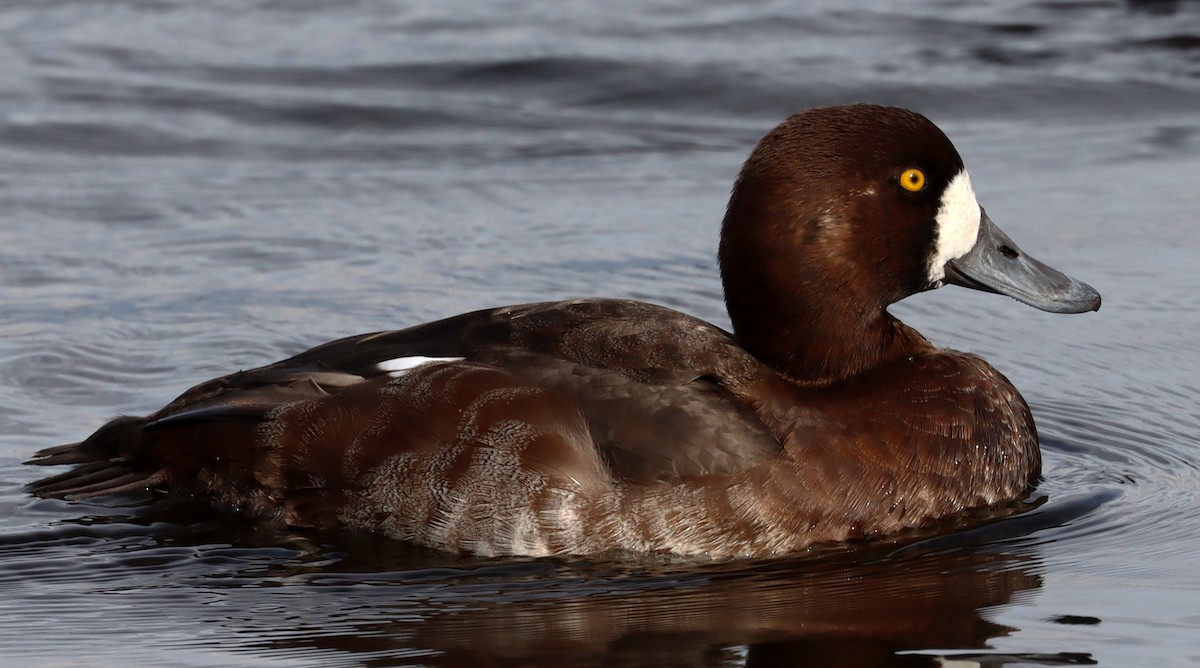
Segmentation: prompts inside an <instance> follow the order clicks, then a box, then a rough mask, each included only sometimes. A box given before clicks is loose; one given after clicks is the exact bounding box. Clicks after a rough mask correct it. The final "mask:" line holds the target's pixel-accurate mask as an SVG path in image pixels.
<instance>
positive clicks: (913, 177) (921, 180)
mask: <svg viewBox="0 0 1200 668" xmlns="http://www.w3.org/2000/svg"><path fill="white" fill-rule="evenodd" d="M900 185H901V186H903V187H904V189H905V190H907V191H909V192H914V193H915V192H921V189H922V188H924V187H925V172H922V171H921V170H919V169H917V168H915V167H914V168H912V169H906V170H904V173H903V174H901V175H900Z"/></svg>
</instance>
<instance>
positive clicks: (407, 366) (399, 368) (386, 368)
mask: <svg viewBox="0 0 1200 668" xmlns="http://www.w3.org/2000/svg"><path fill="white" fill-rule="evenodd" d="M462 359H463V358H461V357H425V356H424V355H413V356H412V357H397V358H395V359H390V360H384V361H382V362H380V363H378V364H376V365H375V368H376V369H379V370H380V371H382V372H384V373H386V374H388V375H390V376H403V375H404V374H405V373H407V372H409V371H411V370H413V369H415V368H417V367H419V366H421V365H422V364H427V363H429V362H461V361H462Z"/></svg>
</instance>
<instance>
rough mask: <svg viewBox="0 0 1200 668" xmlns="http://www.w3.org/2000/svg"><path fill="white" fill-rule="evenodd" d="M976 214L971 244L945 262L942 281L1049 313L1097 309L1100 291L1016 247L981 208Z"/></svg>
mask: <svg viewBox="0 0 1200 668" xmlns="http://www.w3.org/2000/svg"><path fill="white" fill-rule="evenodd" d="M980 216H981V220H980V221H979V236H978V238H977V239H976V241H975V245H974V246H973V247H972V248H971V250H969V251H967V254H966V255H963V256H962V257H960V258H957V259H955V260H951V261H950V262H948V263H946V277H945V279H943V280H944V282H945V283H949V284H951V285H958V286H962V287H964V288H971V289H973V290H982V291H984V292H995V293H997V294H1001V295H1008V296H1009V297H1012V298H1013V299H1016V300H1017V301H1020V302H1024V303H1026V304H1029V305H1030V306H1032V307H1034V308H1038V309H1041V310H1043V311H1049V312H1051V313H1085V312H1087V311H1095V310H1098V309H1099V308H1100V293H1098V292H1096V291H1095V290H1094V289H1093V288H1092V286H1090V285H1088V284H1086V283H1082V282H1080V281H1077V280H1075V279H1073V278H1071V277H1070V276H1067V275H1066V274H1064V273H1062V272H1061V271H1058V270H1057V269H1054V268H1052V267H1048V266H1046V265H1045V264H1042V263H1041V262H1039V261H1038V260H1037V259H1035V258H1033V257H1032V256H1030V255H1028V254H1027V253H1025V252H1023V251H1022V250H1021V249H1020V248H1018V247H1017V245H1016V244H1015V243H1013V241H1012V239H1009V238H1008V235H1007V234H1005V233H1004V231H1003V230H1001V229H1000V228H999V227H996V224H995V223H993V222H992V219H991V218H988V215H987V213H986V212H984V211H982V209H981V210H980Z"/></svg>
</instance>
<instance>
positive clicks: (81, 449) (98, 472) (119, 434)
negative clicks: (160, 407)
mask: <svg viewBox="0 0 1200 668" xmlns="http://www.w3.org/2000/svg"><path fill="white" fill-rule="evenodd" d="M145 422H146V421H145V419H143V418H136V417H119V418H116V419H115V420H112V421H111V422H109V423H108V424H106V425H104V426H103V427H101V428H100V429H99V430H98V431H96V433H95V434H92V435H91V436H90V437H88V438H87V439H86V440H84V441H81V442H79V443H68V444H66V445H59V446H55V447H53V448H47V449H45V450H42V451H41V452H38V453H37V454H36V455H35V456H34V458H33V459H32V460H30V461H28V462H26V463H28V464H34V465H37V466H62V465H72V466H74V468H72V469H71V470H69V471H66V472H64V473H59V474H57V475H53V476H49V477H46V478H43V479H41V480H38V481H36V482H33V483H31V484H30V485H29V486H28V488H27V489H28V490H29V492H31V493H32V494H35V495H37V496H41V497H47V498H57V499H86V498H91V497H93V496H102V495H105V494H124V493H129V492H136V491H141V490H145V489H148V488H150V487H152V486H154V485H155V484H157V483H158V482H161V478H162V473H161V471H160V470H158V469H156V468H145V464H144V463H143V464H142V465H141V466H138V465H137V464H135V463H134V462H137V461H138V459H139V458H137V457H130V456H129V455H131V454H132V453H134V452H135V450H136V448H137V447H138V446H139V443H140V441H141V433H142V427H143V426H144V425H145Z"/></svg>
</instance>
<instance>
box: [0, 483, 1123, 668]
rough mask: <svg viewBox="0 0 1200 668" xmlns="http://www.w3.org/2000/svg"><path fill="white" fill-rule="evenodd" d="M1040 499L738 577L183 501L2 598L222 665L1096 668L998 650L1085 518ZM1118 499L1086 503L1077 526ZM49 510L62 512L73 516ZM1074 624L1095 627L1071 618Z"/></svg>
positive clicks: (40, 545)
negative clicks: (260, 516)
mask: <svg viewBox="0 0 1200 668" xmlns="http://www.w3.org/2000/svg"><path fill="white" fill-rule="evenodd" d="M1042 501H1043V499H1039V500H1038V501H1037V502H1035V503H1034V504H1033V509H1032V510H1027V511H1026V512H1024V513H1022V514H1020V515H1017V516H1015V517H1010V518H1008V519H1004V520H1000V521H998V522H994V523H992V524H987V525H984V526H980V527H977V528H974V529H969V530H966V531H960V532H957V533H953V534H949V535H942V536H936V537H931V538H927V539H924V540H919V541H917V542H911V543H910V544H908V545H906V546H897V545H896V544H880V545H874V546H859V547H858V548H845V547H839V548H830V550H829V551H828V552H826V553H820V554H816V553H814V554H811V555H809V556H807V557H800V558H790V559H782V560H771V561H757V562H732V563H721V564H696V563H694V562H687V561H679V560H671V561H663V560H660V559H657V558H655V557H641V556H639V557H621V558H619V559H615V560H609V561H599V560H596V561H568V560H562V559H540V560H524V561H503V560H479V559H468V558H455V557H450V556H447V555H445V554H442V553H438V552H433V551H429V550H425V549H422V548H417V547H413V546H408V545H406V544H403V543H398V542H396V541H392V540H387V539H384V538H380V537H376V536H372V535H367V534H361V533H352V532H328V533H326V532H317V533H311V532H305V533H297V532H293V531H288V530H284V529H280V528H277V527H275V526H274V525H269V524H257V525H256V524H252V523H248V522H240V521H237V520H236V519H235V518H233V517H230V516H227V515H224V514H221V513H218V512H216V511H213V510H211V509H209V508H206V507H204V506H202V505H193V504H191V503H188V502H176V501H167V502H164V503H159V504H150V505H147V506H144V507H143V508H141V509H140V510H136V511H135V513H134V514H133V515H132V516H130V515H117V514H112V512H128V511H129V510H130V508H129V507H128V506H125V507H123V508H121V509H111V510H110V512H109V513H108V514H105V513H104V512H97V513H96V514H93V515H88V516H86V517H79V518H77V519H73V520H59V521H58V522H56V526H54V527H53V528H52V530H50V531H44V532H40V533H38V534H37V535H31V534H23V535H9V536H5V537H3V539H2V540H0V551H5V552H9V553H10V556H16V555H17V554H20V556H22V557H23V559H22V560H10V562H9V563H11V564H13V566H14V569H13V571H11V572H10V575H9V576H0V584H4V582H5V581H6V580H8V581H9V582H10V583H12V582H18V581H20V582H27V581H29V580H31V579H39V580H41V581H40V583H39V584H40V585H41V586H44V587H50V586H54V587H61V586H64V585H65V586H71V585H75V586H77V587H78V586H83V587H84V588H86V590H87V591H90V592H91V594H90V596H91V597H95V596H96V595H98V594H101V595H103V596H101V598H100V599H97V600H99V601H103V600H104V599H109V601H108V602H107V605H110V606H115V607H119V608H121V609H123V610H126V611H128V610H131V609H132V610H135V611H136V612H134V613H130V612H125V613H122V614H123V615H125V616H131V615H132V616H138V617H142V616H144V617H146V618H147V619H154V620H159V622H158V623H161V620H176V621H175V622H173V623H177V624H182V628H183V629H184V630H185V632H186V633H185V636H186V637H185V639H182V640H181V639H178V638H176V639H175V643H176V644H174V645H168V647H167V649H170V648H171V647H173V648H175V649H188V650H190V651H196V650H205V649H210V648H212V649H219V650H220V651H221V652H222V653H225V654H227V655H228V654H232V655H234V656H238V657H245V660H247V661H257V660H259V659H265V658H285V659H286V660H288V661H297V662H314V661H315V662H316V663H317V664H319V665H338V664H346V663H351V664H357V665H405V664H409V663H415V664H425V665H429V664H434V665H448V666H460V665H461V666H468V665H469V666H475V665H555V666H558V665H643V666H662V665H725V666H743V665H746V666H751V665H752V666H762V665H789V666H797V665H799V666H808V665H811V666H883V665H897V666H901V665H902V666H922V665H944V664H943V663H939V661H943V660H946V659H952V658H963V659H964V660H966V657H968V656H969V657H972V658H970V660H971V661H974V662H976V663H981V664H982V665H1003V664H1005V663H1007V662H1013V661H1018V659H1019V661H1020V662H1025V663H1035V664H1046V665H1065V664H1078V663H1091V659H1090V657H1088V656H1087V655H1082V654H1070V653H1062V654H1039V655H1036V656H1035V655H1022V656H1020V657H1016V656H1013V655H1001V654H997V653H995V652H990V651H989V647H990V646H991V644H990V642H989V641H991V640H992V639H995V638H999V637H1003V636H1006V635H1008V634H1009V633H1010V632H1012V631H1015V630H1016V629H1013V628H1010V627H1007V626H1004V625H1002V624H999V623H996V622H993V621H991V620H990V619H989V611H991V610H992V609H994V608H996V607H997V606H1004V605H1007V604H1014V603H1024V602H1028V601H1030V600H1031V599H1032V598H1034V597H1035V595H1036V592H1038V591H1039V589H1040V588H1041V586H1042V575H1041V572H1042V570H1043V566H1042V562H1041V558H1040V556H1039V549H1040V548H1039V546H1038V545H1036V544H1035V541H1033V540H1032V539H1031V538H1030V536H1031V535H1032V534H1033V533H1036V532H1038V531H1040V530H1044V529H1045V528H1046V527H1047V526H1052V525H1056V524H1060V523H1063V522H1069V521H1071V520H1072V517H1069V516H1064V515H1063V512H1062V510H1061V508H1058V509H1056V510H1055V511H1054V512H1046V509H1047V508H1049V507H1050V506H1049V505H1041V504H1042ZM1102 502H1103V500H1096V501H1095V502H1094V503H1092V504H1086V503H1085V504H1077V505H1080V507H1078V508H1076V509H1075V511H1074V514H1073V516H1074V517H1081V516H1085V515H1086V514H1088V513H1093V512H1094V511H1095V510H1096V507H1097V505H1096V504H1098V503H1102ZM38 503H39V504H40V505H46V506H48V507H46V508H45V510H46V511H47V512H48V513H53V514H58V515H61V514H62V511H63V507H62V506H63V505H64V504H62V503H61V502H46V501H41V502H38ZM1083 506H1086V507H1083ZM81 551H82V552H85V553H88V552H89V551H90V553H91V554H93V555H98V556H99V557H100V558H99V559H97V560H95V561H94V562H93V563H92V564H91V566H92V567H91V568H89V569H88V570H87V571H86V572H84V571H79V570H74V571H70V570H69V569H67V568H65V567H63V566H61V565H60V563H57V562H61V563H72V562H75V561H77V556H78V554H80V552H81ZM55 581H58V584H56V583H55ZM113 597H116V598H117V600H116V601H112V600H111V599H112V598H113ZM28 612H29V614H37V611H32V610H31V611H28ZM89 618H91V619H94V617H91V616H89ZM1081 619H1082V618H1081ZM1096 621H1098V620H1096ZM66 623H69V619H68V621H67V622H66ZM90 623H93V624H94V623H95V622H90ZM153 623H154V622H151V625H153ZM1058 623H1063V624H1074V623H1079V622H1077V621H1074V618H1070V616H1067V617H1064V620H1062V621H1060V622H1058ZM1068 649H1072V650H1075V649H1078V648H1068Z"/></svg>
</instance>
